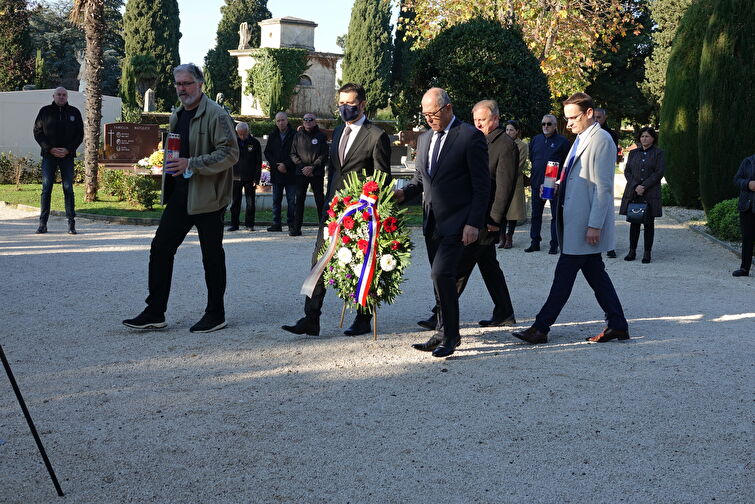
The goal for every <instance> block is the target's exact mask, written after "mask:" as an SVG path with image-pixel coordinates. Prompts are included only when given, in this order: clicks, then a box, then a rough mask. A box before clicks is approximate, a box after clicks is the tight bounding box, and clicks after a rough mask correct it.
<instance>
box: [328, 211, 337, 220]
mask: <svg viewBox="0 0 755 504" xmlns="http://www.w3.org/2000/svg"><path fill="white" fill-rule="evenodd" d="M328 217H330V218H333V219H335V217H336V213H335V212H334V211H333V210H332V209H331V210H328Z"/></svg>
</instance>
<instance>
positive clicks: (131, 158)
mask: <svg viewBox="0 0 755 504" xmlns="http://www.w3.org/2000/svg"><path fill="white" fill-rule="evenodd" d="M160 141H161V138H160V127H159V126H158V125H157V124H133V123H122V122H121V123H108V124H106V125H105V136H104V138H103V143H104V148H103V151H104V156H103V158H102V159H100V162H104V163H108V162H110V163H124V164H126V163H131V164H133V163H136V162H137V161H139V160H140V159H142V158H145V157H147V156H149V155H150V154H152V153H153V152H155V151H156V150H157V147H158V146H159V145H160Z"/></svg>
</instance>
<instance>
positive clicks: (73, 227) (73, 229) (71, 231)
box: [68, 223, 78, 234]
mask: <svg viewBox="0 0 755 504" xmlns="http://www.w3.org/2000/svg"><path fill="white" fill-rule="evenodd" d="M68 234H78V233H77V232H76V224H73V223H71V224H69V225H68Z"/></svg>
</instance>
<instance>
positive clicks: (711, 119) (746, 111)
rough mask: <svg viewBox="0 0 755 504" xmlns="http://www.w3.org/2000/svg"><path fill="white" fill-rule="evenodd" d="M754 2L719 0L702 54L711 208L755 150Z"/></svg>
mask: <svg viewBox="0 0 755 504" xmlns="http://www.w3.org/2000/svg"><path fill="white" fill-rule="evenodd" d="M753 82H755V3H754V2H752V0H718V1H717V2H715V3H713V8H712V13H711V16H710V22H709V23H708V28H707V30H706V31H705V37H704V39H703V43H702V52H701V55H700V80H699V89H700V94H699V96H700V115H699V126H698V131H697V138H696V139H697V146H698V153H699V157H700V199H701V201H702V204H703V208H704V209H705V211H706V212H709V211H710V210H711V209H712V208H713V206H715V205H716V203H719V202H721V201H723V200H726V199H729V198H733V197H735V196H736V195H737V194H738V192H739V191H738V190H737V189H736V188H735V186H734V184H733V183H732V179H733V177H734V174H735V173H736V171H737V168H739V164H740V163H741V161H742V159H744V158H745V157H747V156H751V155H752V154H753V152H755V141H754V140H753V139H755V125H753V122H752V119H748V117H749V116H750V115H751V113H752V111H753V110H755V92H754V91H753Z"/></svg>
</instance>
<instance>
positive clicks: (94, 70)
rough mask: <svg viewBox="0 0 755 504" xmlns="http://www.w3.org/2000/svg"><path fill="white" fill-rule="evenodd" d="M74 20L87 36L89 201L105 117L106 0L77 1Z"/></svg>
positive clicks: (94, 185) (94, 195)
mask: <svg viewBox="0 0 755 504" xmlns="http://www.w3.org/2000/svg"><path fill="white" fill-rule="evenodd" d="M71 21H72V22H73V23H74V24H76V25H77V26H79V27H81V28H83V30H84V38H85V39H86V44H87V45H86V52H85V54H84V61H85V64H86V77H85V78H86V82H87V87H86V95H87V99H86V123H85V124H84V138H85V144H84V166H85V167H86V198H85V199H86V201H94V200H96V199H97V157H98V156H97V155H98V150H99V145H100V121H101V120H102V51H103V48H102V45H103V44H102V41H103V38H104V33H105V0H74V2H73V10H72V11H71Z"/></svg>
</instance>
